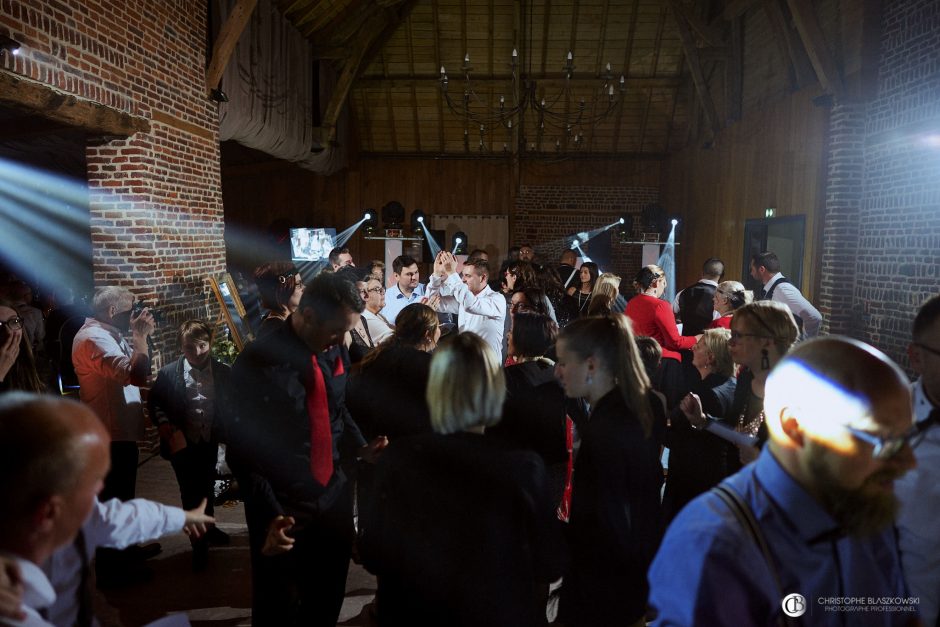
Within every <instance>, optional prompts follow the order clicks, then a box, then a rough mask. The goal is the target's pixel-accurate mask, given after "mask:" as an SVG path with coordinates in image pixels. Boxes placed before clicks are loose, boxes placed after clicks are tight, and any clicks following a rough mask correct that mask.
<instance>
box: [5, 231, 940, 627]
mask: <svg viewBox="0 0 940 627" xmlns="http://www.w3.org/2000/svg"><path fill="white" fill-rule="evenodd" d="M518 248H519V250H518V252H519V254H518V257H517V258H512V259H510V260H508V261H507V262H505V263H504V264H503V265H502V267H500V268H499V269H496V268H495V267H493V269H492V270H491V265H490V261H489V259H488V256H487V255H486V253H485V252H484V251H482V250H476V251H473V252H472V253H471V254H470V255H469V256H468V257H467V258H465V259H458V257H457V256H455V255H453V254H452V253H449V252H447V251H442V252H441V253H439V254H438V255H437V256H436V258H435V260H434V263H433V266H432V272H431V276H430V277H429V278H428V280H427V282H422V280H421V279H422V277H421V273H420V270H419V264H418V262H417V260H415V259H412V258H410V257H407V256H401V257H398V258H397V259H395V260H394V262H393V263H392V264H391V267H390V268H389V270H390V271H391V276H390V277H389V279H388V280H386V277H385V267H384V264H381V263H379V262H373V263H371V264H368V265H366V266H365V267H361V268H360V267H357V266H356V264H355V262H354V259H353V257H352V255H351V254H350V252H349V250H347V249H336V250H334V251H332V252H331V254H330V256H329V266H328V268H327V269H326V270H325V271H324V272H321V273H320V274H318V275H317V276H316V277H314V278H313V279H311V280H310V281H308V282H306V283H305V282H304V281H303V279H302V276H301V273H300V271H299V270H298V268H296V267H295V266H294V265H293V264H292V263H290V262H272V263H268V264H264V265H262V266H260V267H259V268H257V270H256V271H255V273H254V280H255V284H256V286H257V293H258V297H259V300H260V305H261V308H262V309H263V310H264V311H265V314H264V318H263V320H258V321H257V322H258V323H259V324H255V325H254V327H253V330H254V336H255V339H254V340H253V341H251V342H250V343H248V344H247V345H246V346H245V348H244V350H243V351H242V352H241V353H240V354H239V355H238V357H237V359H236V360H235V362H234V364H225V363H222V362H221V361H219V360H218V359H216V358H215V357H213V356H212V352H211V351H212V345H213V338H214V333H215V328H214V327H213V325H211V324H209V323H207V322H205V321H200V320H187V321H184V322H183V323H182V324H180V325H179V328H178V330H177V336H176V339H177V344H178V348H179V357H178V358H177V359H175V360H173V361H171V362H170V363H168V364H167V365H166V366H164V367H163V368H161V369H160V370H159V372H158V373H157V374H156V377H155V378H154V377H152V374H153V373H152V372H151V363H150V359H149V351H148V338H150V336H151V335H152V334H153V333H154V329H155V324H156V323H155V321H154V317H153V315H152V312H151V311H149V310H148V309H147V308H145V307H138V306H135V305H136V303H135V298H134V296H133V294H132V293H131V292H130V291H128V290H126V289H123V288H119V287H103V288H100V289H98V290H97V291H96V293H95V296H94V299H93V300H92V302H91V303H90V307H89V309H90V311H89V312H87V313H88V315H87V316H85V317H83V318H82V321H81V324H80V325H75V324H74V321H73V322H72V323H71V325H72V326H71V328H72V333H71V335H69V334H65V336H66V337H71V338H73V339H71V344H70V351H69V355H70V357H71V359H70V366H71V368H72V371H73V372H74V377H75V379H76V382H77V387H78V399H79V400H72V399H66V398H62V397H61V396H59V395H58V394H52V393H51V392H56V393H58V392H60V391H62V389H61V388H62V386H61V384H60V385H59V386H58V387H59V388H60V389H53V385H51V384H50V378H49V377H48V376H43V375H42V373H41V370H42V368H41V366H39V365H38V363H39V361H38V360H37V359H36V358H35V355H37V354H39V355H42V354H47V355H48V351H49V350H50V349H48V348H47V346H49V344H48V337H49V333H50V328H49V321H50V320H53V316H52V313H54V309H53V311H52V312H47V313H46V314H45V316H44V314H43V311H42V310H40V309H39V308H36V307H33V306H32V303H31V302H30V301H29V297H28V295H27V294H25V290H24V289H23V287H22V285H20V284H19V283H16V282H11V283H10V285H9V286H7V288H6V289H5V290H4V292H3V294H2V297H3V298H2V299H0V391H2V392H3V394H2V395H0V508H2V514H0V622H8V623H10V624H15V625H19V624H23V625H49V624H52V625H90V624H93V623H92V621H93V616H92V615H91V607H90V604H89V603H88V598H89V589H88V588H89V584H88V576H87V573H88V569H89V568H90V566H91V564H92V558H94V562H95V563H96V568H97V571H98V580H99V582H101V581H104V582H107V580H108V578H109V577H115V576H127V573H129V572H132V571H133V569H134V568H137V567H138V566H139V564H141V562H142V561H143V560H144V559H145V558H146V556H147V555H148V554H150V553H151V552H152V551H153V550H154V549H153V548H152V547H153V545H141V544H140V543H142V542H148V541H151V540H153V539H155V538H158V537H160V536H161V535H163V534H166V533H172V532H175V531H180V530H185V531H186V533H188V534H189V535H190V538H191V541H192V546H193V552H192V567H193V569H194V570H196V571H201V570H203V569H205V568H206V566H207V564H208V562H209V559H210V551H209V548H210V546H213V545H223V544H226V543H228V541H229V538H228V536H227V535H226V534H224V533H223V532H221V531H220V530H219V529H218V528H216V527H215V526H214V525H213V522H214V520H213V518H212V501H213V497H214V496H215V495H214V491H213V482H214V478H215V473H216V465H217V461H218V451H219V444H220V443H224V444H225V445H226V446H225V451H226V458H227V463H228V465H229V466H230V467H231V470H232V472H233V473H234V475H235V477H236V479H237V483H238V488H239V494H240V497H241V498H242V499H243V500H244V503H245V517H246V522H247V526H248V534H249V545H250V556H251V578H252V622H253V624H255V625H259V626H267V625H335V624H336V621H337V618H338V616H339V612H340V609H341V607H342V603H343V597H344V593H345V583H346V576H347V572H348V569H349V564H350V560H351V559H352V558H353V556H354V555H356V556H357V559H359V560H361V563H362V564H363V565H364V566H365V567H366V568H367V569H368V570H369V571H370V572H372V573H374V574H375V575H376V576H377V581H378V590H377V594H376V598H375V600H374V601H373V603H372V604H371V605H370V611H369V619H370V620H372V621H374V623H375V624H378V625H404V624H407V625H419V626H420V625H429V626H430V625H435V626H438V625H467V626H470V625H474V626H476V625H506V626H525V625H545V624H548V623H549V622H553V623H557V624H563V625H570V626H585V627H589V626H596V627H603V626H606V625H618V626H622V625H643V624H646V623H647V622H649V621H652V622H653V623H654V624H661V625H713V624H737V623H744V624H775V623H786V622H789V621H792V620H794V619H796V620H798V621H800V622H802V623H805V624H846V623H853V622H858V620H859V617H860V614H850V613H849V612H850V610H849V609H848V608H849V607H850V606H853V607H857V606H858V605H859V604H860V603H861V601H859V602H853V603H849V602H847V601H845V600H846V599H864V600H865V603H866V604H867V606H870V607H872V608H875V609H871V610H866V612H867V613H866V614H865V616H864V621H865V624H886V625H888V624H890V625H894V624H917V623H916V621H917V620H921V621H923V623H922V624H926V625H935V624H937V616H938V612H940V536H938V534H937V533H936V530H935V522H934V521H935V519H934V518H933V516H935V515H937V514H938V513H940V490H938V487H937V486H938V485H940V481H938V479H940V477H938V473H940V429H937V428H935V426H936V425H937V423H938V422H940V410H938V408H940V374H938V373H940V296H935V297H933V298H931V299H930V300H928V301H927V302H926V303H925V304H923V306H922V307H921V308H920V309H919V311H918V313H917V316H916V318H915V320H914V324H913V328H912V342H911V344H910V348H909V356H910V365H911V367H912V369H913V370H914V371H915V372H916V373H917V374H918V378H917V380H916V382H915V383H914V384H913V386H912V385H911V384H910V383H909V381H908V378H907V376H906V375H905V374H904V373H903V372H902V371H901V370H900V369H899V367H898V366H897V365H896V364H894V363H893V362H892V361H891V360H890V359H889V358H888V357H887V356H886V355H884V354H883V353H881V352H880V351H878V350H877V349H875V348H874V347H872V346H869V345H866V344H863V343H861V342H859V341H857V340H853V339H849V338H843V337H836V336H824V337H816V336H817V335H820V333H821V329H822V324H821V316H820V315H819V312H818V311H817V310H816V309H815V308H813V306H812V305H811V304H810V303H809V302H808V301H807V300H806V299H805V298H804V297H803V296H802V295H801V294H800V293H799V290H798V288H797V287H796V286H794V285H793V284H792V283H790V282H789V281H788V280H787V279H786V277H784V276H783V275H782V274H781V273H780V262H779V260H778V259H777V257H776V255H774V254H773V253H772V252H764V253H761V254H759V255H755V256H754V258H753V259H752V260H751V264H750V271H751V275H752V278H754V279H755V280H758V281H760V283H761V284H762V286H763V289H762V290H761V291H760V293H758V294H753V293H751V292H750V291H748V290H746V289H745V288H744V286H743V285H742V284H741V283H740V282H738V281H724V280H723V278H724V276H723V275H724V264H723V263H722V262H721V261H720V260H718V259H709V260H707V261H706V262H705V263H704V265H703V271H702V276H701V278H700V279H699V280H698V281H697V282H696V283H695V284H693V285H690V286H687V287H685V289H683V290H681V291H680V292H679V293H678V294H677V296H676V299H675V301H674V302H673V303H670V302H668V301H666V300H664V299H663V295H664V293H665V291H666V288H667V277H666V275H665V273H664V272H663V270H662V268H660V267H658V266H655V265H649V266H645V267H642V268H639V269H638V270H637V272H636V274H635V276H634V277H633V280H632V287H633V290H632V291H631V290H623V289H622V287H623V285H624V283H623V281H622V279H621V277H619V276H617V275H615V274H612V273H609V272H603V271H602V270H603V269H602V268H599V267H598V266H597V264H594V263H592V262H585V263H582V264H581V265H580V266H578V258H577V257H576V255H575V254H574V251H565V253H564V254H563V255H562V257H561V259H560V260H559V263H558V264H557V266H556V265H551V264H542V263H538V262H537V260H536V258H535V251H534V249H533V248H532V247H531V246H529V245H525V244H524V245H521V246H519V247H518ZM24 299H26V300H25V301H24ZM65 306H66V305H65V304H64V303H63V307H65ZM31 309H35V310H36V313H38V314H39V318H38V327H37V324H36V322H35V316H34V315H33V313H32V311H31ZM67 313H71V310H69V311H68V312H67ZM74 317H75V316H74V315H72V316H64V315H60V316H59V318H62V319H63V320H61V321H60V322H58V323H57V324H58V325H59V326H58V327H57V328H56V329H55V330H54V331H53V332H54V334H55V336H56V341H58V342H61V341H62V340H61V337H62V336H63V332H62V329H63V328H66V326H67V325H66V324H65V322H67V321H69V320H73V319H74ZM44 319H45V321H46V323H45V326H44V324H43V321H44ZM37 328H41V329H42V330H37ZM57 350H59V351H61V347H60V348H58V349H57ZM145 387H150V390H149V394H142V393H141V388H145ZM144 398H146V407H145V403H144ZM145 410H146V411H145ZM147 418H149V420H150V422H151V423H152V424H153V425H155V426H156V427H157V428H158V430H159V435H160V442H161V454H162V455H163V456H164V457H166V458H167V459H169V460H170V462H171V464H172V466H173V470H174V471H175V473H176V477H177V480H178V483H179V488H180V500H181V505H182V507H181V508H174V507H169V506H165V505H159V504H156V503H152V502H150V501H146V500H143V499H137V498H135V485H136V473H137V466H138V461H139V460H138V448H137V442H138V441H140V440H142V439H143V429H144V426H145V424H146V422H145V421H146V419H147ZM96 555H97V557H95V556H96ZM876 606H877V607H876Z"/></svg>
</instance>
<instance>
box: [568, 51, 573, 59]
mask: <svg viewBox="0 0 940 627" xmlns="http://www.w3.org/2000/svg"><path fill="white" fill-rule="evenodd" d="M573 58H574V56H573V55H572V54H571V51H570V50H569V51H568V60H569V61H571V60H572V59H573Z"/></svg>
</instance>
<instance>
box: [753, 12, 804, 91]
mask: <svg viewBox="0 0 940 627" xmlns="http://www.w3.org/2000/svg"><path fill="white" fill-rule="evenodd" d="M784 1H785V0H764V2H763V7H764V12H765V13H766V14H767V17H768V18H769V19H770V25H771V27H772V28H773V30H774V38H775V39H776V40H777V44H778V46H779V48H780V50H781V52H782V54H783V58H784V59H785V60H787V61H788V63H787V75H788V77H789V78H790V88H791V89H792V90H794V91H796V90H797V89H801V88H803V87H806V86H808V85H811V84H813V83H814V82H816V74H815V72H814V71H813V66H812V64H811V63H810V61H809V57H808V56H806V50H805V49H804V48H803V43H802V42H801V41H800V38H799V35H797V33H796V31H794V30H793V28H791V27H790V23H789V20H788V19H787V15H786V13H785V11H784V8H783V5H782V4H781V3H782V2H784Z"/></svg>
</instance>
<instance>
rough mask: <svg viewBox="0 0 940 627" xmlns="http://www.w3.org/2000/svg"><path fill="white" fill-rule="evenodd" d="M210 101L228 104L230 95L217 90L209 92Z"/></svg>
mask: <svg viewBox="0 0 940 627" xmlns="http://www.w3.org/2000/svg"><path fill="white" fill-rule="evenodd" d="M209 99H210V100H215V101H216V102H228V94H227V93H225V92H224V91H222V90H221V89H218V88H216V89H213V90H212V91H211V92H209Z"/></svg>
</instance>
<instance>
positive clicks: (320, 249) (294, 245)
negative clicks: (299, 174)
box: [290, 228, 336, 261]
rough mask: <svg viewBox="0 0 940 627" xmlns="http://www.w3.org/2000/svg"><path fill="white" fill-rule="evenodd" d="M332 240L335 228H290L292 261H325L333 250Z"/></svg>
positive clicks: (334, 236) (334, 239)
mask: <svg viewBox="0 0 940 627" xmlns="http://www.w3.org/2000/svg"><path fill="white" fill-rule="evenodd" d="M334 241H336V229H320V228H301V229H291V230H290V250H291V258H292V259H293V260H294V261H326V260H327V259H328V258H329V256H330V251H331V250H333V242H334Z"/></svg>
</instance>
